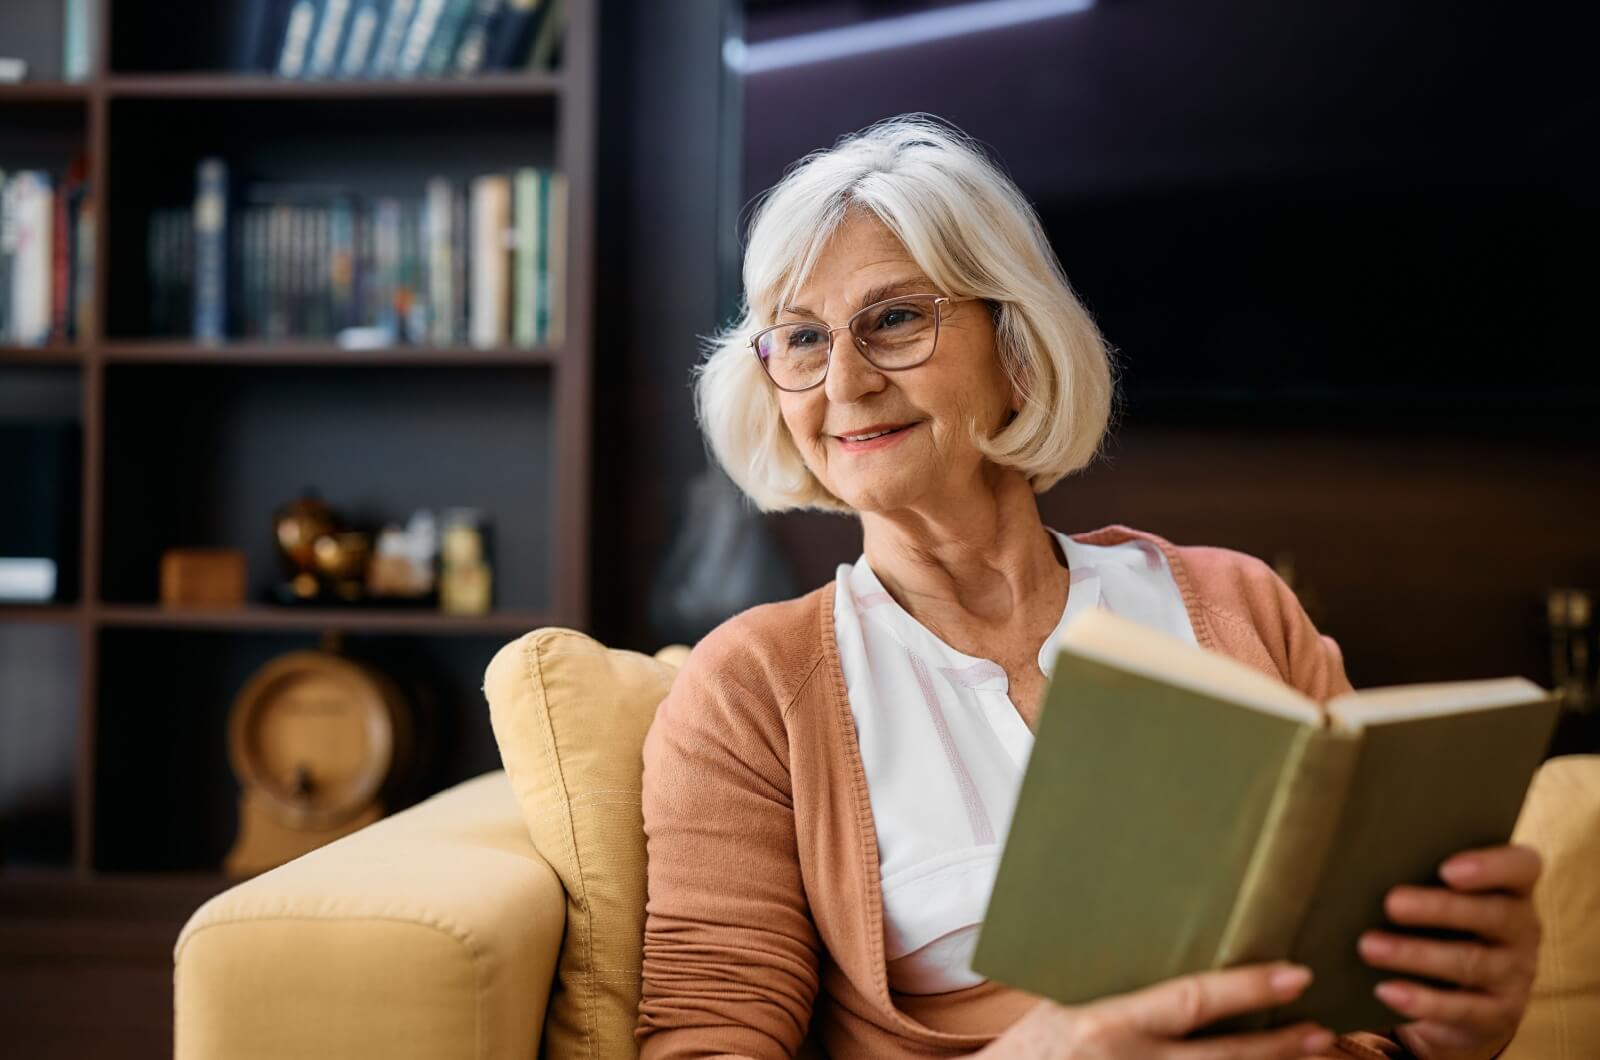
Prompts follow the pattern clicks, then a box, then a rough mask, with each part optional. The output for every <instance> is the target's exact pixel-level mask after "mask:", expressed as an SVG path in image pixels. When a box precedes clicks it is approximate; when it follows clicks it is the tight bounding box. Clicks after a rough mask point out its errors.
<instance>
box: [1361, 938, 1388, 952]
mask: <svg viewBox="0 0 1600 1060" xmlns="http://www.w3.org/2000/svg"><path fill="white" fill-rule="evenodd" d="M1360 947H1361V952H1362V953H1365V954H1366V955H1367V956H1369V957H1388V956H1391V955H1393V953H1394V940H1393V939H1391V938H1389V937H1388V936H1387V935H1362V936H1361V939H1360Z"/></svg>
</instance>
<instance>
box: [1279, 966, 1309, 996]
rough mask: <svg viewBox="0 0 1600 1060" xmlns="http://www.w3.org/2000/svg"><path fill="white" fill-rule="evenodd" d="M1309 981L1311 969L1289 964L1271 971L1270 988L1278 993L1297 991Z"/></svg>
mask: <svg viewBox="0 0 1600 1060" xmlns="http://www.w3.org/2000/svg"><path fill="white" fill-rule="evenodd" d="M1310 982H1311V969H1310V968H1307V967H1305V966H1303V965H1298V964H1291V965H1287V966H1285V967H1283V968H1279V969H1278V970H1277V971H1275V972H1273V973H1272V990H1273V992H1274V993H1278V994H1288V993H1298V992H1300V991H1301V990H1304V989H1305V988H1306V985H1307V984H1308V983H1310Z"/></svg>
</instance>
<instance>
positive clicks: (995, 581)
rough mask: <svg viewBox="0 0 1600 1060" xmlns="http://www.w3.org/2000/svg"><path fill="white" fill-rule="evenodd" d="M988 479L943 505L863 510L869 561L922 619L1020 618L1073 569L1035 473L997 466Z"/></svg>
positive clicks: (1002, 620) (902, 603)
mask: <svg viewBox="0 0 1600 1060" xmlns="http://www.w3.org/2000/svg"><path fill="white" fill-rule="evenodd" d="M984 478H985V481H984V482H983V483H982V487H983V488H979V489H976V490H974V495H973V496H971V497H970V498H967V499H964V500H963V501H962V503H959V504H941V505H940V506H939V507H938V510H937V511H922V510H917V509H898V510H894V511H887V512H863V513H862V515H861V526H862V537H863V542H864V551H865V552H866V556H867V562H868V563H869V564H870V565H871V566H872V570H873V572H874V573H875V574H877V576H878V580H879V581H881V582H883V586H884V588H885V589H887V590H888V591H889V593H890V595H892V596H893V597H894V598H895V600H896V601H898V602H899V604H900V606H902V607H904V608H905V609H906V610H907V611H909V612H911V614H912V615H914V616H917V617H918V618H925V617H932V616H940V615H943V616H951V615H952V613H954V617H956V618H958V619H972V620H978V621H982V622H985V623H1005V622H1007V621H1011V620H1014V619H1019V618H1021V617H1022V616H1023V613H1024V611H1025V610H1026V609H1025V608H1024V607H1023V602H1024V601H1026V600H1029V599H1037V598H1038V595H1039V592H1040V590H1041V589H1042V588H1043V587H1044V586H1048V585H1050V584H1051V582H1052V579H1057V578H1062V577H1063V576H1064V575H1065V574H1066V571H1065V569H1064V568H1065V561H1064V560H1063V558H1062V557H1061V555H1060V553H1059V552H1058V550H1057V547H1056V543H1055V541H1054V539H1053V538H1052V537H1051V535H1050V533H1049V532H1048V531H1047V530H1046V529H1045V528H1044V523H1043V522H1041V521H1040V519H1039V505H1038V502H1037V501H1036V500H1035V499H1034V493H1033V488H1032V487H1031V486H1030V485H1028V482H1027V480H1026V479H1025V478H1023V477H1022V475H1021V474H1020V473H1019V472H1017V471H1014V470H1011V469H999V468H993V467H992V466H991V467H990V468H988V469H987V471H986V474H985V476H984Z"/></svg>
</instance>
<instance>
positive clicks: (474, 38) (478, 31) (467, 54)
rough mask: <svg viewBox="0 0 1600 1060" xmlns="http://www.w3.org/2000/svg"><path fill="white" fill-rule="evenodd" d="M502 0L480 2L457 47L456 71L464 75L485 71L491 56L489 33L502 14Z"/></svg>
mask: <svg viewBox="0 0 1600 1060" xmlns="http://www.w3.org/2000/svg"><path fill="white" fill-rule="evenodd" d="M501 3H502V0H478V4H477V10H476V11H474V12H473V15H472V21H471V22H469V23H468V24H467V28H466V30H465V31H463V32H462V34H461V43H459V44H457V45H456V57H455V71H456V73H458V74H462V75H471V74H475V73H477V72H478V71H480V70H482V69H483V65H484V61H485V60H486V59H487V58H488V55H489V32H490V29H491V28H492V27H493V26H494V23H495V18H496V17H497V16H498V15H499V14H500V6H501Z"/></svg>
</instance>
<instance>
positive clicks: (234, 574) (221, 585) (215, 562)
mask: <svg viewBox="0 0 1600 1060" xmlns="http://www.w3.org/2000/svg"><path fill="white" fill-rule="evenodd" d="M244 597H245V561H244V553H243V552H241V551H239V550H238V549H235V548H169V549H167V550H166V551H165V552H163V553H162V554H161V605H162V606H163V607H240V606H242V605H243V604H244Z"/></svg>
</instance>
